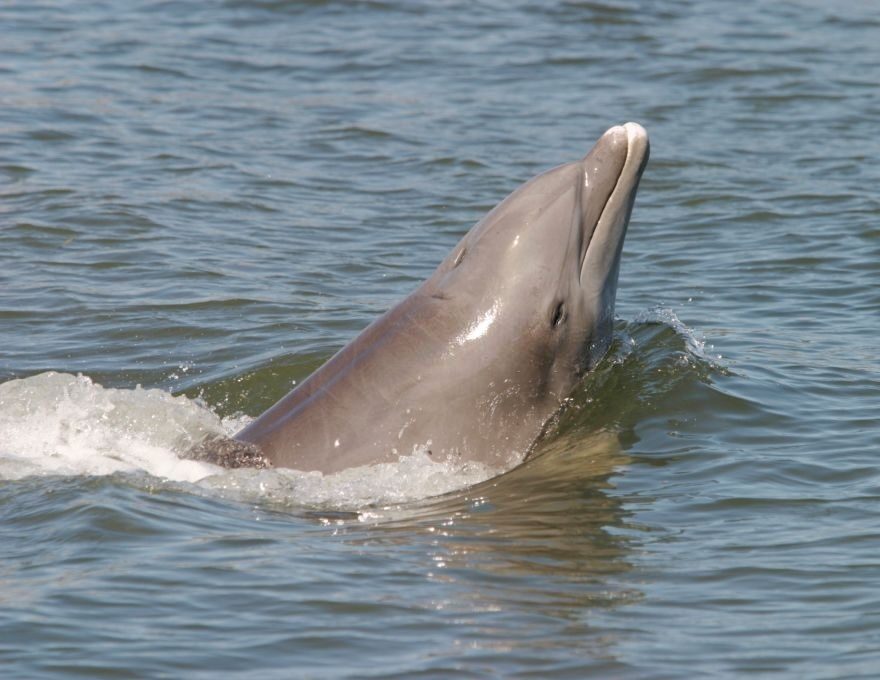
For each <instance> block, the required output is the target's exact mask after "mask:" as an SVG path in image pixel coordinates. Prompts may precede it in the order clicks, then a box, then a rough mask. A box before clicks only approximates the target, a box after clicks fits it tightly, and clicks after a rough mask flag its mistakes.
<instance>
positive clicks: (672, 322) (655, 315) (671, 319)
mask: <svg viewBox="0 0 880 680" xmlns="http://www.w3.org/2000/svg"><path fill="white" fill-rule="evenodd" d="M632 323H634V324H636V323H662V324H664V325H666V326H668V327H669V328H671V329H672V330H673V331H675V334H676V335H678V336H679V337H680V338H682V339H683V340H684V343H685V347H686V348H687V351H688V353H689V354H690V355H691V356H693V357H695V358H696V359H699V360H702V361H705V362H706V363H708V364H709V365H710V366H712V367H720V363H719V362H721V361H722V359H723V357H722V356H721V355H720V354H713V353H712V350H713V349H714V347H713V346H712V345H709V344H707V343H706V337H705V336H704V335H703V334H702V333H699V332H697V331H695V330H694V329H692V328H689V327H688V326H686V325H685V324H684V323H683V322H682V321H681V319H679V318H678V315H677V314H676V313H675V312H674V311H673V310H672V309H670V308H669V307H653V308H651V309H649V310H647V311H645V312H642V313H640V314H638V315H637V316H636V317H635V318H634V319H633V321H632Z"/></svg>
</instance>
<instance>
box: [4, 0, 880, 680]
mask: <svg viewBox="0 0 880 680" xmlns="http://www.w3.org/2000/svg"><path fill="white" fill-rule="evenodd" d="M878 29H880V20H878V18H877V16H876V12H874V11H873V7H872V6H871V5H870V4H865V3H856V2H843V3H835V4H834V5H833V6H832V5H830V4H828V3H818V2H811V1H809V0H798V1H792V2H782V3H774V4H767V3H758V2H754V1H752V0H746V1H744V2H738V3H734V4H731V3H724V2H717V1H709V2H700V3H695V2H686V1H677V2H662V3H649V2H617V3H606V2H551V3H536V2H519V1H517V2H504V3H496V2H485V3H480V4H479V5H476V6H475V5H473V4H471V3H458V2H444V3H427V2H395V1H389V2H345V3H343V2H331V1H320V0H315V1H311V2H287V1H284V0H278V1H261V2H253V1H248V2H245V1H238V0H228V1H225V2H221V1H219V0H214V1H211V2H175V3H170V2H150V1H147V0H143V1H140V2H131V3H127V4H126V5H125V8H124V9H123V8H120V6H119V5H118V4H117V3H110V2H99V1H94V2H75V3H74V2H64V1H59V2H51V3H50V2H16V1H13V2H7V3H5V4H4V6H3V8H2V9H0V36H2V40H0V381H2V383H0V479H2V481H0V662H2V665H3V668H4V671H5V672H6V673H7V674H9V675H10V677H12V676H14V677H49V676H52V677H55V676H57V677H88V678H95V677H135V676H136V677H193V678H200V677H205V678H207V677H216V675H217V673H218V672H222V673H224V674H225V675H228V676H230V677H236V676H238V677H266V678H271V677H278V678H287V677H292V676H293V677H413V676H419V675H421V676H423V677H449V676H456V675H458V676H463V677H497V676H499V675H500V676H507V677H511V676H519V677H559V678H563V677H572V678H582V677H586V676H594V677H634V678H649V677H658V678H661V677H663V678H665V677H685V676H686V677H693V676H720V677H740V676H741V675H744V674H746V673H753V674H759V675H777V676H782V677H792V678H802V677H822V678H831V677H847V678H852V677H875V676H876V674H877V669H878V667H880V600H878V596H877V591H878V588H877V585H878V583H880V558H878V549H877V548H878V545H880V532H878V529H877V527H878V524H880V512H878V509H877V508H878V501H880V474H878V466H877V455H878V448H880V446H878V444H880V436H878V431H880V428H878V425H880V423H878V419H880V416H878V404H880V361H878V352H877V336H878V332H880V286H878V283H880V226H878V215H880V199H878V195H877V191H876V187H877V186H880V165H878V163H877V159H878V158H880V141H878V136H877V129H876V127H877V126H876V122H877V120H878V118H880V97H878V89H877V84H876V81H877V78H876V75H877V73H878V68H880V46H878V42H877V39H876V37H877V32H878ZM627 120H635V121H638V122H640V123H642V124H643V125H644V126H645V127H646V128H647V129H648V131H649V133H650V134H651V140H652V155H651V161H650V164H649V166H648V169H647V171H646V174H645V176H644V178H643V181H642V185H641V189H640V193H639V197H638V200H637V203H636V207H635V211H634V214H633V220H632V222H631V225H630V231H629V235H628V237H627V241H626V245H625V250H624V259H623V264H622V271H621V278H620V286H619V291H618V302H617V312H618V315H619V320H618V323H617V326H616V333H615V342H614V346H613V347H612V350H611V352H610V354H609V356H608V358H607V360H606V361H605V362H604V363H603V364H602V366H601V367H600V368H599V370H598V371H597V372H596V374H595V375H593V376H591V377H590V378H589V379H588V380H587V382H586V384H585V385H584V386H583V387H582V389H581V390H579V392H578V393H577V395H576V396H575V401H574V404H573V406H572V408H571V409H570V410H569V411H568V412H567V413H566V414H564V416H563V417H562V419H561V420H560V422H559V424H558V426H557V430H556V436H555V437H554V439H553V440H552V441H551V442H549V443H548V444H547V445H546V446H545V448H544V451H543V455H541V456H539V457H538V458H537V459H536V460H534V461H533V462H531V463H528V464H526V465H524V466H523V467H520V468H518V469H516V470H514V471H513V472H511V473H509V474H508V475H505V476H502V477H500V478H496V479H490V480H487V481H482V480H484V478H485V477H486V471H485V470H480V469H475V468H453V467H445V466H441V465H437V464H434V463H431V462H430V461H427V460H426V459H424V457H422V458H419V456H418V454H417V455H415V456H413V457H410V458H407V459H404V460H403V461H401V462H400V463H399V464H396V465H391V466H384V467H383V466H375V467H373V468H368V469H364V470H359V471H349V472H347V473H343V474H342V475H338V476H333V477H326V478H324V477H321V476H320V475H316V474H311V475H308V474H301V473H292V472H290V473H286V472H278V471H275V472H265V471H264V472H257V471H239V472H235V473H232V472H225V473H224V472H222V471H218V470H212V469H210V468H208V467H206V466H204V465H202V464H198V463H194V462H191V461H181V460H180V459H179V457H178V456H177V455H176V453H175V452H176V451H178V450H179V447H180V446H181V442H186V441H188V439H189V438H192V437H195V436H198V435H199V433H203V432H205V431H234V430H235V429H236V428H237V427H239V426H240V425H241V424H242V423H243V422H247V419H248V418H249V417H253V416H254V415H257V414H258V413H260V412H261V411H262V410H263V409H264V408H266V407H267V406H268V405H270V404H271V403H273V402H274V401H275V400H276V399H277V398H279V397H280V396H281V395H283V394H284V393H285V392H286V391H287V390H288V389H290V387H291V386H292V385H293V384H294V383H295V382H297V381H301V380H302V379H303V378H305V377H306V376H308V374H309V373H310V372H311V371H313V370H314V369H315V368H317V367H318V366H319V365H320V364H321V363H323V361H325V360H326V359H327V358H328V357H329V356H331V355H332V354H333V352H335V351H336V350H337V349H338V348H340V347H341V346H343V345H344V344H345V343H346V342H347V341H348V340H349V339H351V338H352V337H353V336H354V335H355V334H356V333H357V332H358V331H359V330H360V329H362V328H363V327H364V326H365V325H366V324H367V323H369V322H370V321H371V320H372V319H373V318H375V316H376V315H377V314H379V313H381V312H382V311H384V310H385V309H387V308H388V307H389V306H390V305H392V304H393V303H394V302H395V301H397V300H398V299H400V298H401V297H402V296H404V295H405V294H407V293H408V292H409V291H410V290H411V289H412V288H413V287H414V286H415V285H417V284H418V282H420V281H421V280H423V279H424V278H425V277H426V276H427V275H428V274H429V273H430V272H431V271H432V269H433V268H434V266H436V264H437V263H438V262H439V261H440V259H442V257H443V256H444V255H445V254H446V253H447V252H448V251H449V249H450V248H451V247H452V246H453V245H454V244H455V243H456V241H457V240H458V239H459V238H460V236H461V235H462V234H463V233H464V232H465V231H466V230H467V229H468V228H469V227H470V226H471V225H472V224H473V223H474V222H475V221H477V220H478V219H479V218H480V217H481V216H482V215H483V214H484V213H485V212H486V211H487V210H488V209H490V208H491V207H492V206H493V205H495V204H496V203H497V202H498V201H499V200H501V199H502V198H503V197H504V196H505V195H506V194H507V193H509V192H510V191H512V190H513V189H514V188H516V186H518V185H519V184H520V183H521V182H523V181H525V180H527V179H528V178H530V177H531V176H533V175H534V174H536V173H538V172H540V171H542V170H544V169H547V168H549V167H552V166H554V165H557V164H559V163H562V162H565V161H569V160H572V159H575V158H578V157H580V156H582V155H583V154H584V153H585V152H586V151H587V150H588V149H589V147H590V146H591V145H592V143H593V141H594V140H595V139H596V138H597V137H598V136H599V135H600V134H601V133H602V132H603V131H604V130H605V129H606V128H607V127H609V126H611V125H613V124H618V123H622V122H625V121H627Z"/></svg>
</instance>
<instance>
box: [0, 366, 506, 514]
mask: <svg viewBox="0 0 880 680" xmlns="http://www.w3.org/2000/svg"><path fill="white" fill-rule="evenodd" d="M249 420H250V418H248V417H247V416H237V417H231V418H224V419H221V418H220V417H219V416H217V415H216V414H215V413H214V412H213V411H211V410H210V409H209V408H208V407H207V406H205V405H204V404H202V403H200V402H199V401H195V400H192V399H189V398H187V397H185V396H177V397H175V396H173V395H171V394H169V393H168V392H165V391H163V390H159V389H143V388H141V387H136V388H134V389H116V388H109V387H102V386H101V385H99V384H97V383H95V382H94V381H93V380H91V379H90V378H88V377H86V376H83V375H76V376H75V375H70V374H64V373H54V372H53V373H42V374H40V375H36V376H33V377H30V378H25V379H21V380H11V381H9V382H6V383H3V384H0V479H20V478H23V477H29V476H40V475H43V476H45V475H68V476H74V475H83V476H89V475H110V474H115V473H136V474H139V475H143V473H147V474H148V475H150V476H152V477H153V478H159V479H160V480H163V481H164V482H166V483H170V484H173V485H180V484H183V485H185V486H186V488H187V489H188V490H190V491H194V492H199V493H211V494H218V495H222V496H224V497H231V498H235V499H237V500H243V501H248V502H250V501H255V500H270V501H272V502H275V503H281V504H290V505H298V506H308V507H327V508H338V509H356V508H361V507H364V506H367V505H371V504H382V503H403V502H407V501H411V500H416V499H421V498H426V497H429V496H436V495H441V494H444V493H448V492H450V491H454V490H457V489H461V488H464V487H467V486H471V485H473V484H476V483H478V482H480V481H483V480H484V479H487V478H489V477H491V476H493V475H494V474H497V473H498V471H497V470H491V469H489V468H487V467H486V466H483V465H478V464H469V463H458V464H453V463H449V462H436V461H434V460H432V459H431V458H430V457H429V455H428V453H427V451H426V450H423V449H419V448H416V449H415V450H413V452H412V453H411V455H407V456H401V457H400V459H399V460H398V461H397V462H394V463H383V464H377V465H368V466H364V467H359V468H352V469H349V470H344V471H342V472H339V473H337V474H333V475H323V474H321V473H318V472H299V471H296V470H282V469H277V470H250V469H239V470H226V469H223V468H220V467H217V466H215V465H211V464H209V463H203V462H197V461H192V460H187V459H184V458H181V457H180V456H181V454H182V453H184V452H185V451H186V450H187V449H188V448H190V447H191V446H192V445H193V444H194V443H196V442H198V441H201V440H202V439H203V438H204V437H206V436H210V435H214V436H224V435H225V436H230V435H232V434H233V433H234V432H236V431H238V430H239V429H240V428H241V427H242V426H244V425H245V424H247V422H249ZM152 483H155V479H154V480H153V482H152Z"/></svg>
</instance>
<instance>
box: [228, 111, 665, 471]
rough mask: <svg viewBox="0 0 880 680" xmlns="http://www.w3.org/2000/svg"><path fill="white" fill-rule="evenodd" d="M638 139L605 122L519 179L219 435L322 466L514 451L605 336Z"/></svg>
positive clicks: (537, 430) (493, 462) (477, 457)
mask: <svg viewBox="0 0 880 680" xmlns="http://www.w3.org/2000/svg"><path fill="white" fill-rule="evenodd" d="M648 148H649V145H648V135H647V133H646V132H645V130H644V128H642V127H641V126H640V125H637V124H636V123H627V124H626V125H621V126H616V127H613V128H611V129H610V130H608V131H607V132H606V133H605V134H604V135H602V137H601V138H600V139H599V141H598V142H596V145H595V146H594V147H593V149H592V150H591V151H590V152H589V153H588V154H587V155H586V156H585V157H584V158H583V159H581V160H579V161H576V162H574V163H568V164H566V165H561V166H559V167H557V168H555V169H553V170H550V171H548V172H545V173H544V174H542V175H539V176H538V177H535V178H534V179H532V180H531V181H529V182H528V183H526V184H524V185H523V186H521V187H520V188H519V189H517V190H516V191H514V192H513V193H512V194H511V195H510V196H508V197H507V198H506V199H505V200H504V201H502V202H501V203H500V204H499V205H498V206H496V207H495V208H494V209H493V210H492V211H491V212H490V213H489V214H488V215H486V217H484V218H483V219H482V220H481V221H480V222H478V223H477V224H476V225H475V226H474V227H473V228H472V229H471V230H470V231H469V232H468V233H467V234H466V235H465V236H464V238H462V239H461V241H460V242H459V243H458V245H456V246H455V248H454V249H453V250H452V252H451V253H450V254H449V256H448V257H447V258H446V259H445V260H444V261H443V262H442V263H441V264H440V266H439V267H437V270H436V271H435V272H434V273H433V274H432V275H431V277H430V278H429V279H428V280H427V281H425V282H424V283H422V284H421V285H420V286H419V287H418V288H417V289H416V290H415V291H414V292H413V293H411V294H410V295H409V296H408V297H407V298H405V299H404V300H403V301H402V302H400V303H399V304H398V305H397V306H395V307H393V308H392V309H390V310H389V311H388V312H386V313H385V314H384V315H382V316H381V317H380V318H379V319H377V320H376V321H374V322H373V323H372V324H371V325H370V326H368V327H367V328H366V329H365V330H364V331H363V332H362V333H361V334H360V335H359V336H357V337H356V338H355V339H354V340H353V341H352V342H351V343H349V344H348V345H347V346H345V347H344V348H343V349H342V350H340V351H339V352H338V353H337V354H336V355H334V356H333V357H332V358H331V359H330V360H329V361H328V362H327V363H326V364H324V365H323V366H322V367H321V368H319V369H318V370H317V371H315V372H314V373H313V374H312V375H311V376H309V378H308V379H307V380H305V381H304V382H303V383H302V384H301V385H299V386H298V387H296V388H295V389H294V390H293V391H291V392H290V393H289V394H288V395H287V396H285V397H284V398H282V399H281V400H280V401H279V402H278V403H276V404H275V405H274V406H272V407H271V408H270V409H269V410H268V411H266V412H265V413H264V414H263V415H261V416H260V417H259V418H257V419H256V420H254V421H253V422H252V423H251V424H250V425H248V426H247V427H245V428H244V429H243V430H241V431H240V432H239V433H238V434H236V435H235V439H236V440H238V441H239V442H244V443H246V444H248V445H255V446H256V447H257V448H258V449H259V451H260V452H261V453H262V455H263V456H264V457H265V459H267V461H268V463H269V464H271V465H273V466H276V467H287V468H296V469H298V470H304V471H310V470H318V471H321V472H324V473H333V472H338V471H340V470H344V469H346V468H352V467H357V466H361V465H368V464H375V463H383V462H392V461H396V460H397V459H398V457H399V456H401V455H406V454H411V453H413V451H415V450H423V448H424V449H426V450H427V451H428V452H430V455H431V457H432V459H433V460H437V461H446V460H453V461H461V462H466V461H474V462H479V463H483V464H485V465H488V466H490V467H492V468H499V469H507V468H509V467H511V466H512V465H513V464H515V463H518V462H520V461H522V460H523V459H524V458H525V457H526V456H527V454H528V453H529V451H530V449H531V448H532V446H533V444H534V443H535V442H536V440H537V439H538V438H539V436H540V435H541V433H542V430H543V428H544V426H545V424H546V423H547V421H548V420H549V419H550V418H551V417H552V416H553V415H554V414H555V413H556V412H557V411H558V410H559V409H560V407H561V405H562V403H563V400H564V399H565V397H566V396H568V395H569V393H570V392H571V391H572V389H573V388H574V387H575V385H576V384H577V383H578V381H579V380H580V379H581V378H582V377H583V376H584V375H585V374H586V373H587V372H588V371H590V370H592V369H593V368H594V367H595V366H596V364H597V363H598V362H599V360H600V359H601V358H602V356H603V355H604V354H605V352H606V351H607V349H608V346H609V344H610V342H611V332H612V323H613V319H614V299H615V295H616V291H617V278H618V271H619V269H620V254H621V249H622V247H623V240H624V236H625V235H626V228H627V224H628V222H629V217H630V213H631V211H632V206H633V202H634V200H635V196H636V190H637V188H638V184H639V179H640V177H641V175H642V171H643V170H644V168H645V164H646V163H647V160H648ZM250 448H251V449H253V447H250Z"/></svg>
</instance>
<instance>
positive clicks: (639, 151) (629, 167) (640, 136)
mask: <svg viewBox="0 0 880 680" xmlns="http://www.w3.org/2000/svg"><path fill="white" fill-rule="evenodd" d="M620 127H622V128H623V129H624V130H625V131H626V158H624V161H623V167H622V168H621V169H620V173H619V174H618V175H617V181H616V182H615V183H614V188H613V189H612V190H611V191H610V192H609V193H608V196H606V198H605V203H604V204H603V206H602V210H601V211H600V212H599V217H598V218H596V226H595V227H594V228H593V229H592V231H591V232H590V236H589V238H588V239H587V243H586V244H585V246H584V249H583V252H582V253H581V262H580V276H579V280H580V281H583V279H584V267H585V266H586V263H587V255H588V254H589V250H590V246H591V245H592V244H593V240H594V239H595V237H596V233H597V232H598V231H599V229H600V228H602V227H603V226H604V222H603V220H604V219H605V217H606V213H607V212H608V204H609V203H611V202H612V200H613V199H615V198H617V196H618V193H619V192H618V189H620V186H621V183H622V181H623V179H624V178H625V177H627V178H629V179H635V180H638V177H639V175H640V174H641V172H642V170H643V169H644V167H645V163H646V161H647V154H646V153H645V151H646V149H647V140H648V133H647V132H645V129H644V128H643V127H642V126H641V125H639V124H638V123H625V124H624V125H622V126H620ZM606 134H607V133H606ZM636 147H639V148H636ZM637 156H638V160H636V157H637ZM635 165H638V167H635V168H634V167H633V166H635ZM634 184H635V183H633V185H634ZM620 207H623V206H620ZM621 226H622V229H621V231H623V230H625V229H626V220H624V221H623V224H622V225H621Z"/></svg>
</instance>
